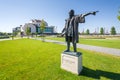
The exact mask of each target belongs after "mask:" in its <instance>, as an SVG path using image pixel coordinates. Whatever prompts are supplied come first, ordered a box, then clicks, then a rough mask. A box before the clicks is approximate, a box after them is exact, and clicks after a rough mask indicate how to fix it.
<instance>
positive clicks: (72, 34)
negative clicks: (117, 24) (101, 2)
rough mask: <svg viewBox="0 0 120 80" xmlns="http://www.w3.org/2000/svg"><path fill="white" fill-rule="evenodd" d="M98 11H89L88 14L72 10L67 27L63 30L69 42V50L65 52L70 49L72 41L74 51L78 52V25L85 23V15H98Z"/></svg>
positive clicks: (67, 20) (66, 23)
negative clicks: (78, 13)
mask: <svg viewBox="0 0 120 80" xmlns="http://www.w3.org/2000/svg"><path fill="white" fill-rule="evenodd" d="M97 12H98V11H94V12H89V13H86V14H80V15H74V10H70V12H69V18H68V19H66V20H65V21H66V22H65V27H64V29H63V30H62V36H63V35H65V39H66V42H67V50H65V51H64V52H69V51H70V42H72V44H73V48H74V52H77V48H76V43H78V41H79V34H78V26H79V23H85V17H86V16H88V15H91V14H92V15H96V13H97Z"/></svg>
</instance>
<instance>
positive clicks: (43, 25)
mask: <svg viewBox="0 0 120 80" xmlns="http://www.w3.org/2000/svg"><path fill="white" fill-rule="evenodd" d="M44 30H45V21H44V20H43V19H42V21H41V25H40V32H41V35H42V41H43V42H44V41H45V36H44V34H43V33H44Z"/></svg>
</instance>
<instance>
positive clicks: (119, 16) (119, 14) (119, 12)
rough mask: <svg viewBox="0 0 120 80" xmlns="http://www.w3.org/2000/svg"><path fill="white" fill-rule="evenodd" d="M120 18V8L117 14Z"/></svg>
mask: <svg viewBox="0 0 120 80" xmlns="http://www.w3.org/2000/svg"><path fill="white" fill-rule="evenodd" d="M117 18H118V20H119V21H120V9H119V11H118V16H117Z"/></svg>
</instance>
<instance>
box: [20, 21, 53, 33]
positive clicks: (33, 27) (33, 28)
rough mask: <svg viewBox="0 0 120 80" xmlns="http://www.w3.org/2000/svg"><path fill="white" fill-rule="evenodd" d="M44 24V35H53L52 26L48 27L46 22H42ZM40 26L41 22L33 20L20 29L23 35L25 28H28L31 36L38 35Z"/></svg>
mask: <svg viewBox="0 0 120 80" xmlns="http://www.w3.org/2000/svg"><path fill="white" fill-rule="evenodd" d="M44 22H45V30H44V33H47V34H50V33H51V34H52V33H54V32H55V31H54V26H48V23H47V22H46V21H44ZM40 25H41V20H37V19H33V20H31V21H30V22H29V23H25V25H23V27H22V29H23V31H24V33H25V31H26V29H27V27H29V28H30V30H31V34H35V33H38V34H40Z"/></svg>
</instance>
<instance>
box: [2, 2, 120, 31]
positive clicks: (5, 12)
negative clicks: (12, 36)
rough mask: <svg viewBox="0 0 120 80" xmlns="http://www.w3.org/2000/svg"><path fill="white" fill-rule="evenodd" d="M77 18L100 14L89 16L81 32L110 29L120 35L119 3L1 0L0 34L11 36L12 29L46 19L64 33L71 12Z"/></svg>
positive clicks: (80, 25) (81, 25)
mask: <svg viewBox="0 0 120 80" xmlns="http://www.w3.org/2000/svg"><path fill="white" fill-rule="evenodd" d="M71 9H73V10H74V11H75V14H76V15H77V14H84V13H88V12H91V11H99V13H97V14H96V16H93V15H89V16H87V17H86V19H85V21H86V22H85V23H81V24H79V31H80V32H82V31H85V30H86V29H89V30H90V32H91V33H92V32H95V31H96V32H98V31H99V30H100V28H101V27H103V28H104V29H105V31H106V32H107V31H108V32H109V31H110V29H111V27H112V26H114V27H115V28H116V31H117V33H120V21H119V20H118V19H117V15H118V10H119V9H120V0H0V32H12V28H14V27H17V26H20V25H24V24H25V23H28V22H29V21H30V20H31V19H40V20H41V19H44V20H45V21H46V22H47V23H48V25H49V26H51V25H53V26H56V31H57V32H61V31H62V29H63V28H64V25H65V19H67V18H68V17H69V15H68V12H69V11H70V10H71Z"/></svg>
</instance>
